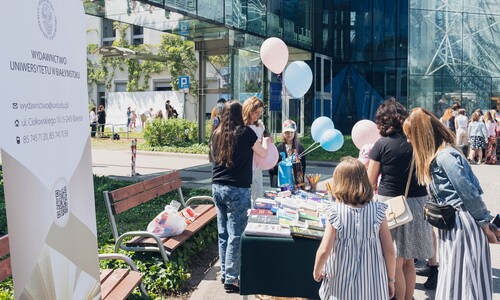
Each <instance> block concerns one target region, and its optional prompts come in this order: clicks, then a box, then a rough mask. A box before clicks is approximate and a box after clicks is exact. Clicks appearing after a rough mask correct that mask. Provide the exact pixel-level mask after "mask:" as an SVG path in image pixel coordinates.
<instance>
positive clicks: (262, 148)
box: [252, 137, 271, 158]
mask: <svg viewBox="0 0 500 300" xmlns="http://www.w3.org/2000/svg"><path fill="white" fill-rule="evenodd" d="M268 143H271V141H270V139H269V137H265V138H263V139H262V144H261V143H260V142H259V141H258V140H257V141H256V142H255V143H254V144H253V146H252V150H253V152H254V153H255V154H257V156H259V157H261V158H265V157H266V156H267V145H268Z"/></svg>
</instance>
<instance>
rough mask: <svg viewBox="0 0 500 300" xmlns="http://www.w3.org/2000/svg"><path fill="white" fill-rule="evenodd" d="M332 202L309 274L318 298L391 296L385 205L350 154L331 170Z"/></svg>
mask: <svg viewBox="0 0 500 300" xmlns="http://www.w3.org/2000/svg"><path fill="white" fill-rule="evenodd" d="M333 182H334V187H333V193H334V195H335V197H336V198H337V200H338V201H337V202H336V203H334V204H333V205H332V207H331V211H330V215H329V222H327V224H326V229H325V234H324V236H323V240H322V241H321V244H320V246H319V249H318V251H317V253H316V260H315V263H314V271H313V277H314V279H315V280H316V281H318V282H319V281H321V280H323V282H322V284H321V289H320V291H319V295H320V297H321V299H389V298H391V297H393V296H394V276H395V272H396V254H395V250H394V247H393V245H392V239H391V233H390V231H389V227H388V225H387V221H386V220H385V210H386V208H387V205H386V204H385V203H382V202H373V201H371V200H372V198H373V190H372V187H371V185H370V181H369V180H368V175H367V173H366V170H365V167H364V165H363V164H362V163H361V162H360V161H358V160H357V159H354V158H352V157H348V158H345V159H343V160H342V162H341V163H340V164H339V165H338V166H337V167H336V168H335V172H334V173H333Z"/></svg>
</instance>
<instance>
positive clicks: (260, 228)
mask: <svg viewBox="0 0 500 300" xmlns="http://www.w3.org/2000/svg"><path fill="white" fill-rule="evenodd" d="M264 195H265V196H266V197H269V198H257V199H256V200H255V202H254V205H253V208H252V209H250V210H249V211H248V225H247V227H246V228H245V234H247V235H258V236H271V237H289V236H294V237H303V238H310V239H321V238H322V237H323V233H324V230H325V222H326V215H327V213H326V211H327V207H328V206H329V205H330V204H331V202H329V201H328V199H326V198H325V197H323V196H321V195H318V194H313V193H308V192H303V191H298V192H296V193H294V194H293V195H292V194H291V193H290V192H288V193H284V192H266V193H265V194H264ZM271 197H272V199H271Z"/></svg>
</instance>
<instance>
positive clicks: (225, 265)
mask: <svg viewBox="0 0 500 300" xmlns="http://www.w3.org/2000/svg"><path fill="white" fill-rule="evenodd" d="M250 192H251V189H250V188H239V187H234V186H229V185H220V184H213V185H212V194H213V196H214V200H215V206H216V208H217V230H218V232H219V257H220V264H221V275H222V278H223V279H224V282H225V283H226V284H238V277H239V275H240V240H241V235H242V234H243V231H244V230H245V227H246V225H247V221H248V217H247V210H248V209H249V208H250V206H251V198H250Z"/></svg>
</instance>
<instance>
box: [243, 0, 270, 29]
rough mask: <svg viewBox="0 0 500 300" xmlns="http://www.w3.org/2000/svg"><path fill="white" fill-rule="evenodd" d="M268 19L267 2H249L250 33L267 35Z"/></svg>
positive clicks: (248, 26) (258, 0) (257, 0)
mask: <svg viewBox="0 0 500 300" xmlns="http://www.w3.org/2000/svg"><path fill="white" fill-rule="evenodd" d="M266 17H267V15H266V1H265V0H248V23H247V29H248V31H250V32H254V33H257V34H260V35H265V34H266Z"/></svg>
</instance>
